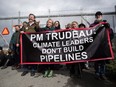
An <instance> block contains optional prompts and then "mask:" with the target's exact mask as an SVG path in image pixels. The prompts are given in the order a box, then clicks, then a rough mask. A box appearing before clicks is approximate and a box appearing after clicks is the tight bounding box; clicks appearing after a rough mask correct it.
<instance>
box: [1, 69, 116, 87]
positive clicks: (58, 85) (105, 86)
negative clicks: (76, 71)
mask: <svg viewBox="0 0 116 87" xmlns="http://www.w3.org/2000/svg"><path fill="white" fill-rule="evenodd" d="M0 68H1V67H0ZM22 71H23V70H21V69H19V70H11V67H8V68H6V69H3V70H2V69H0V87H116V83H115V82H112V81H110V80H106V81H104V80H97V79H95V77H94V70H93V69H90V70H84V71H83V72H82V78H77V77H74V78H71V77H70V76H69V71H68V70H67V69H66V68H62V69H60V70H55V71H54V73H55V74H54V77H51V78H43V76H42V74H38V73H36V75H35V76H34V77H31V76H30V73H28V74H27V75H26V76H21V73H22Z"/></svg>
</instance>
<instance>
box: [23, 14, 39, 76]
mask: <svg viewBox="0 0 116 87" xmlns="http://www.w3.org/2000/svg"><path fill="white" fill-rule="evenodd" d="M35 18H36V17H35V15H34V14H29V17H28V20H29V22H23V27H22V29H21V33H23V32H30V33H34V32H39V29H40V28H39V22H36V20H35ZM23 67H24V68H25V71H24V72H23V73H22V74H21V76H25V75H26V74H27V73H28V71H29V70H28V68H29V67H30V69H31V74H30V75H31V76H34V75H35V71H36V70H37V65H23Z"/></svg>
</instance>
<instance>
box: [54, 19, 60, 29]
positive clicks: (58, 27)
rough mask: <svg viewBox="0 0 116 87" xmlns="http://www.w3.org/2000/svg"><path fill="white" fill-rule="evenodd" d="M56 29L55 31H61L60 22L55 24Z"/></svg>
mask: <svg viewBox="0 0 116 87" xmlns="http://www.w3.org/2000/svg"><path fill="white" fill-rule="evenodd" d="M54 28H55V30H58V29H61V27H60V22H59V21H55V22H54Z"/></svg>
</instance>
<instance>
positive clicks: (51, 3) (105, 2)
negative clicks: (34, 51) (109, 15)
mask: <svg viewBox="0 0 116 87" xmlns="http://www.w3.org/2000/svg"><path fill="white" fill-rule="evenodd" d="M114 5H116V0H1V4H0V16H1V17H7V16H17V15H18V14H17V12H18V11H21V12H22V13H23V14H24V15H25V14H26V13H29V12H34V13H35V14H36V15H39V14H38V13H39V11H40V12H42V11H48V9H51V11H58V10H73V9H81V8H83V9H86V10H93V9H98V10H99V9H100V8H103V9H104V10H106V9H107V10H111V9H110V8H113V7H114ZM43 13H44V12H43Z"/></svg>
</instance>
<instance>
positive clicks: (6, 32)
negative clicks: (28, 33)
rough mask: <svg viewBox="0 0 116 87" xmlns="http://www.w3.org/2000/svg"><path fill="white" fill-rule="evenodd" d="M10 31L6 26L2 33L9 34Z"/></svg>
mask: <svg viewBox="0 0 116 87" xmlns="http://www.w3.org/2000/svg"><path fill="white" fill-rule="evenodd" d="M9 33H10V32H9V30H8V28H7V27H5V28H4V29H3V31H2V35H8V34H9Z"/></svg>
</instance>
